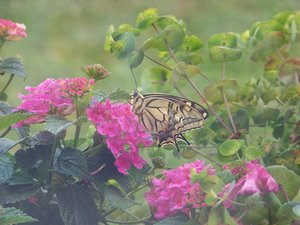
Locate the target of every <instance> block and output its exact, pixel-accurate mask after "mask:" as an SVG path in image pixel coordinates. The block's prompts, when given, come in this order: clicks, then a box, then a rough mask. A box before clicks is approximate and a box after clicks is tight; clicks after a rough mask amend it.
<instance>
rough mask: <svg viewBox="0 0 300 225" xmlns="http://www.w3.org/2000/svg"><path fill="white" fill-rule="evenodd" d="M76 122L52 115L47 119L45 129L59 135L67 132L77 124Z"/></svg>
mask: <svg viewBox="0 0 300 225" xmlns="http://www.w3.org/2000/svg"><path fill="white" fill-rule="evenodd" d="M75 123H76V121H70V120H67V119H66V118H65V117H63V116H59V115H51V116H48V117H47V118H46V127H45V129H46V130H47V131H49V132H51V133H53V134H58V133H60V132H61V131H64V130H66V129H67V128H68V127H69V126H71V125H73V124H75Z"/></svg>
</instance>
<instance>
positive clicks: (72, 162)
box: [54, 148, 89, 179]
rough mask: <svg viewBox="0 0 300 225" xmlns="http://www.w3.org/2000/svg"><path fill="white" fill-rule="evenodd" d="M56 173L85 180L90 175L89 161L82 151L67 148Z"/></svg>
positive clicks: (60, 157)
mask: <svg viewBox="0 0 300 225" xmlns="http://www.w3.org/2000/svg"><path fill="white" fill-rule="evenodd" d="M54 169H55V171H57V172H59V173H62V174H66V175H69V176H73V177H78V178H79V179H84V178H86V177H87V176H88V175H89V171H88V167H87V161H86V159H85V158H84V156H83V154H82V152H81V151H79V150H77V149H71V148H65V149H63V150H62V152H61V153H60V155H59V157H58V159H57V163H56V164H55V166H54Z"/></svg>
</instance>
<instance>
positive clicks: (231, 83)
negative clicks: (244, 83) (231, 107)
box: [204, 80, 239, 103]
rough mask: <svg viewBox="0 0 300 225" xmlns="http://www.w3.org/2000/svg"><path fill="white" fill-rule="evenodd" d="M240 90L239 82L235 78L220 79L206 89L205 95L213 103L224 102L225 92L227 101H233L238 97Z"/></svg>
mask: <svg viewBox="0 0 300 225" xmlns="http://www.w3.org/2000/svg"><path fill="white" fill-rule="evenodd" d="M238 91H239V86H238V83H237V82H236V81H235V80H219V81H217V82H216V83H215V84H211V85H209V86H207V87H206V88H205V89H204V95H205V97H206V98H207V99H208V100H209V101H211V102H213V103H223V102H224V97H223V92H224V94H225V95H226V98H227V101H228V102H231V101H233V100H234V99H235V98H236V97H237V93H238Z"/></svg>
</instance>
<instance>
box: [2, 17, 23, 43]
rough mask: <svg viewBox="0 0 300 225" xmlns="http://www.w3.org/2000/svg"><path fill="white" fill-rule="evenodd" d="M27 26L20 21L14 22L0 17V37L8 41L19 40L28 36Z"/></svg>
mask: <svg viewBox="0 0 300 225" xmlns="http://www.w3.org/2000/svg"><path fill="white" fill-rule="evenodd" d="M25 30H26V26H25V25H24V24H20V23H14V22H12V21H10V20H5V19H1V18H0V39H3V40H6V41H17V40H20V39H21V38H24V37H27V34H26V32H25Z"/></svg>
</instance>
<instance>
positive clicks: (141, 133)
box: [86, 99, 153, 174]
mask: <svg viewBox="0 0 300 225" xmlns="http://www.w3.org/2000/svg"><path fill="white" fill-rule="evenodd" d="M86 113H87V116H88V119H89V120H91V121H92V122H93V123H94V124H95V127H96V128H97V131H98V133H99V134H101V135H104V136H106V143H107V146H108V147H109V149H110V150H111V152H112V154H113V155H114V157H115V158H116V161H115V165H116V166H117V168H118V170H119V172H121V173H123V174H128V172H127V170H128V169H130V167H131V164H133V165H134V166H135V167H136V168H138V169H140V168H142V167H143V166H144V164H145V163H146V161H145V160H144V159H143V158H141V156H140V155H139V146H138V145H139V144H142V145H144V146H150V145H152V144H153V141H152V138H151V135H150V134H148V133H146V132H145V130H144V129H143V128H142V127H141V126H140V124H139V122H138V119H137V117H136V115H135V114H134V113H133V112H132V111H131V106H130V105H129V104H123V103H115V104H112V103H111V102H110V100H109V99H107V100H106V102H105V103H99V102H94V103H93V105H92V106H90V107H89V108H88V109H87V111H86Z"/></svg>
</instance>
